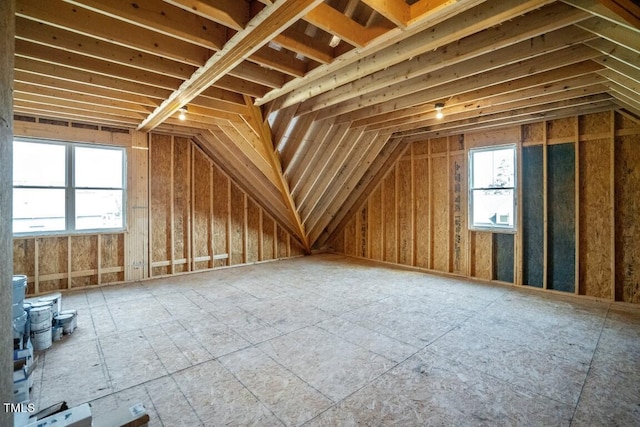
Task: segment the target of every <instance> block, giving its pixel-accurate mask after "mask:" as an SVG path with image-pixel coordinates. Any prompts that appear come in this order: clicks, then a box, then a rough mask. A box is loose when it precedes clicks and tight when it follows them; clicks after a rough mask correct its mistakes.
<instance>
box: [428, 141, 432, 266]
mask: <svg viewBox="0 0 640 427" xmlns="http://www.w3.org/2000/svg"><path fill="white" fill-rule="evenodd" d="M431 145H432V144H431V140H430V139H429V140H428V142H427V153H428V160H427V177H428V180H429V191H428V194H429V195H428V199H429V209H428V216H429V221H428V224H429V263H428V268H429V269H433V260H434V257H433V250H434V244H433V159H432V158H431Z"/></svg>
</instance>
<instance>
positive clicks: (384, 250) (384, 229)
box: [344, 175, 388, 261]
mask: <svg viewBox="0 0 640 427" xmlns="http://www.w3.org/2000/svg"><path fill="white" fill-rule="evenodd" d="M385 176H386V175H384V176H383V177H382V179H381V180H380V216H381V220H380V223H381V227H380V233H381V236H382V242H381V245H382V261H388V259H387V223H386V221H385V217H384V212H385V208H386V206H385V203H384V180H385ZM345 235H346V233H345ZM344 244H345V252H346V247H347V246H346V244H347V241H346V240H345V242H344Z"/></svg>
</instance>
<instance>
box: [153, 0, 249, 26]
mask: <svg viewBox="0 0 640 427" xmlns="http://www.w3.org/2000/svg"><path fill="white" fill-rule="evenodd" d="M164 2H165V3H169V4H172V5H174V6H176V7H179V8H181V9H184V10H187V11H189V12H191V13H194V14H196V15H200V16H202V17H204V18H207V19H211V20H212V21H214V22H217V23H219V24H222V25H224V26H225V27H229V28H233V29H234V30H236V31H240V30H242V29H244V27H246V26H247V23H248V22H249V19H250V7H249V2H246V1H240V0H215V1H211V0H164Z"/></svg>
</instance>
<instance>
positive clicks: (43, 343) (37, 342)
mask: <svg viewBox="0 0 640 427" xmlns="http://www.w3.org/2000/svg"><path fill="white" fill-rule="evenodd" d="M31 343H32V344H33V349H34V350H35V351H40V350H46V349H48V348H49V347H51V326H49V328H48V329H44V330H42V331H31Z"/></svg>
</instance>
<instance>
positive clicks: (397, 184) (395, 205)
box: [393, 159, 402, 264]
mask: <svg viewBox="0 0 640 427" xmlns="http://www.w3.org/2000/svg"><path fill="white" fill-rule="evenodd" d="M399 181H400V159H398V160H396V165H395V171H394V177H393V193H394V194H393V212H394V214H393V221H394V225H393V226H394V229H395V231H396V232H395V235H396V244H395V246H394V252H395V254H394V260H393V262H395V263H396V264H398V263H399V262H400V246H401V243H402V240H401V239H400V221H398V216H399V214H398V199H399V198H400V196H398V193H399V191H398V190H399V189H400V182H399Z"/></svg>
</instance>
